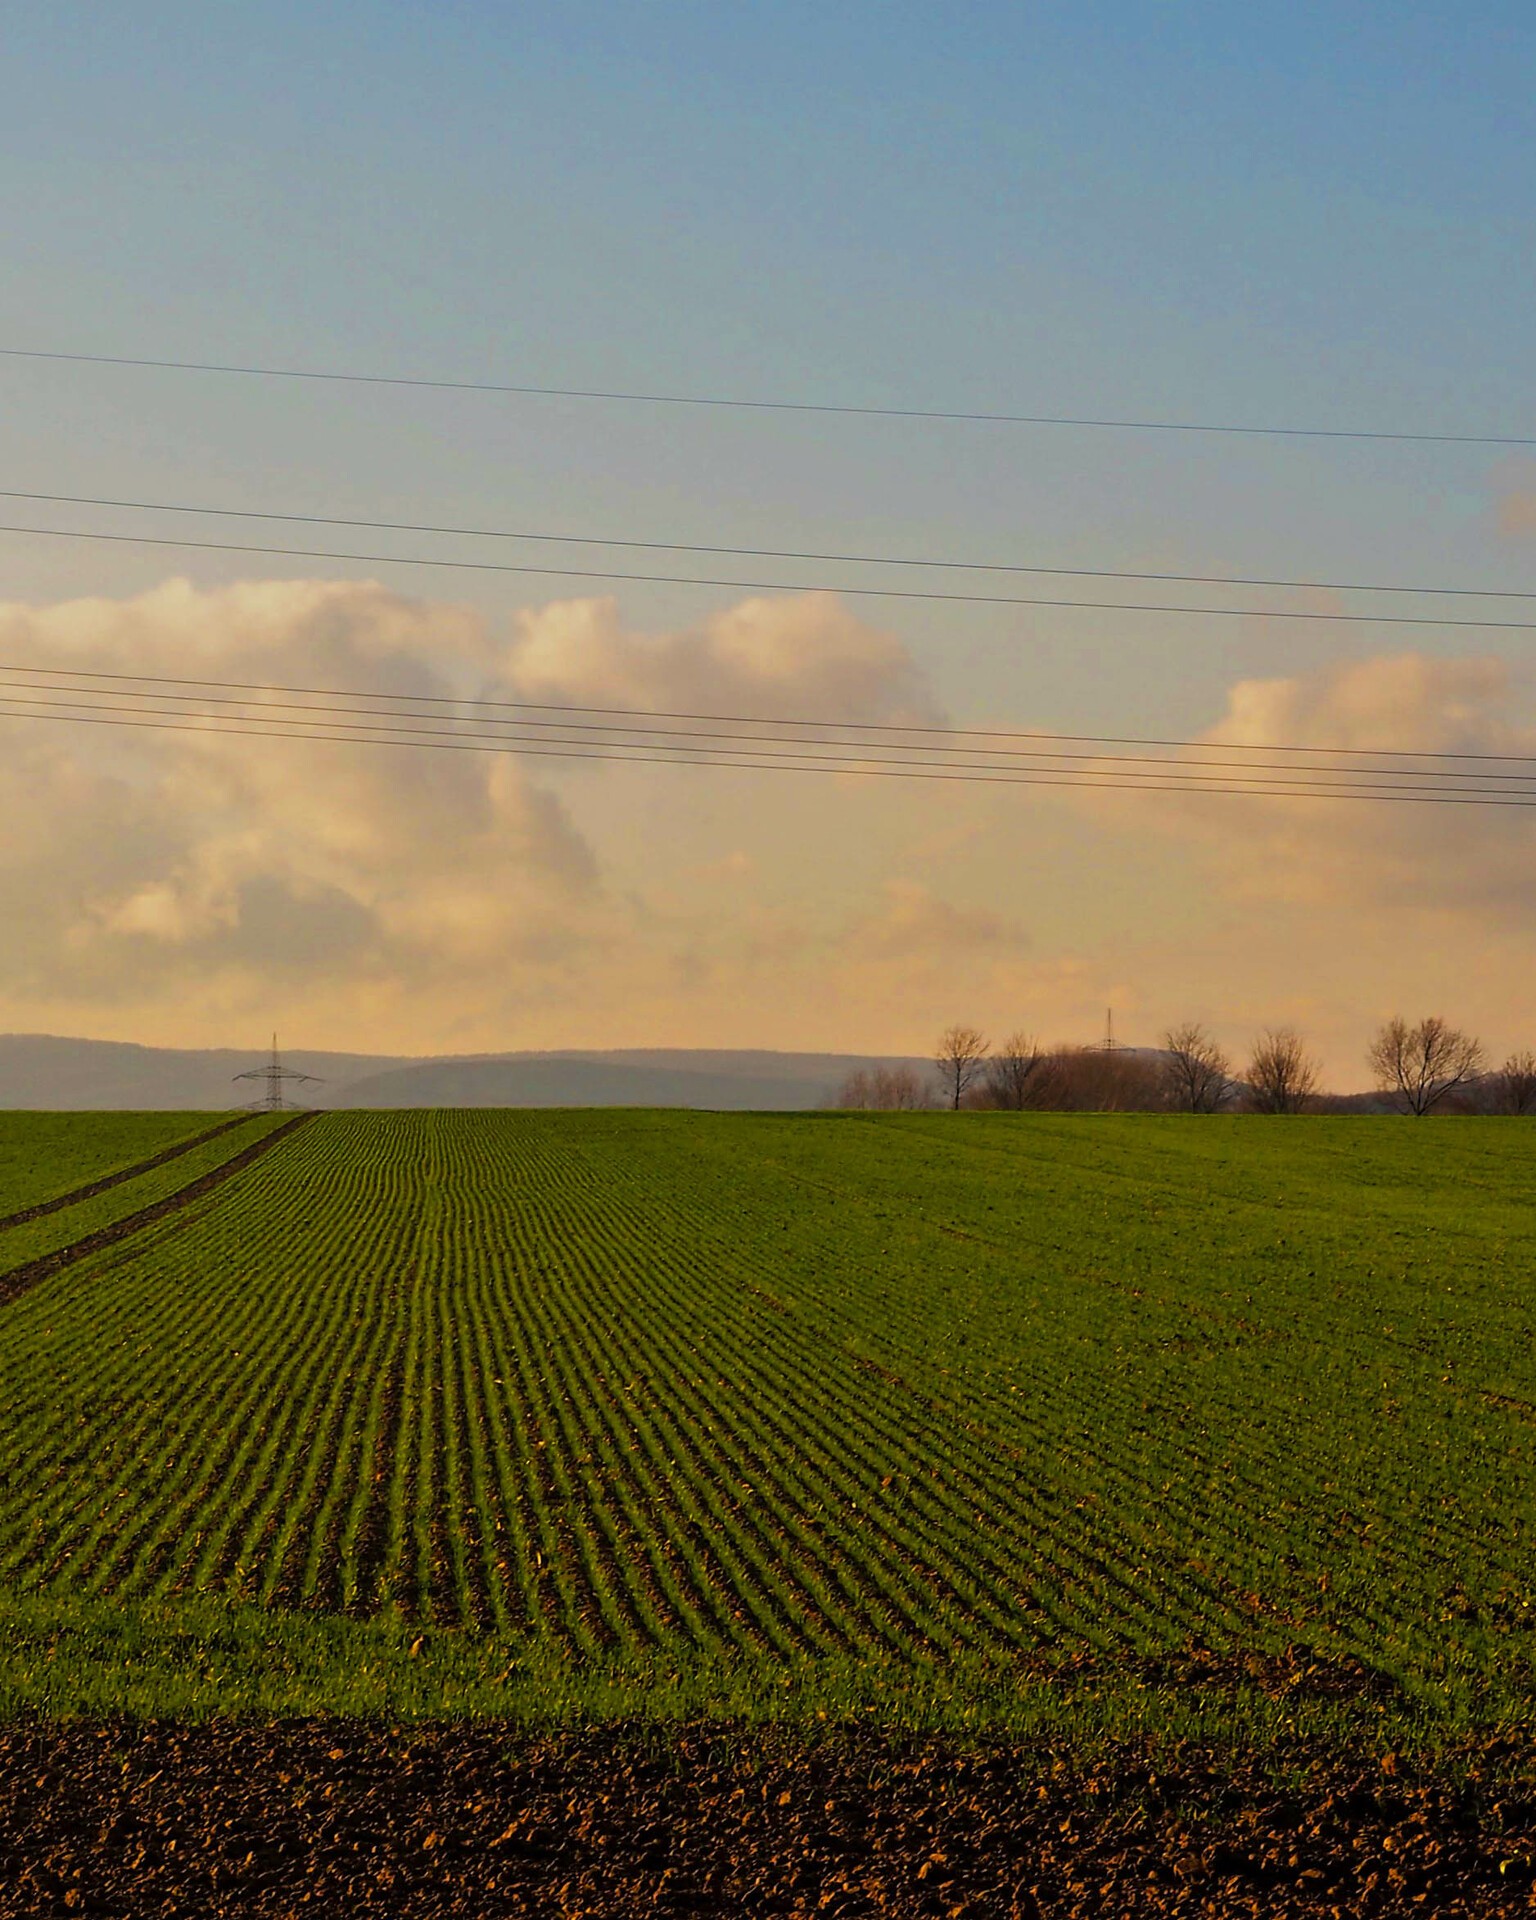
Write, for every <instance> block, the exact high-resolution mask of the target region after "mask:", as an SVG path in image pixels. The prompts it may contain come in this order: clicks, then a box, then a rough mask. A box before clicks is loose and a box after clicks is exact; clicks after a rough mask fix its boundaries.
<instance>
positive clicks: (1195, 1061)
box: [1163, 1020, 1233, 1113]
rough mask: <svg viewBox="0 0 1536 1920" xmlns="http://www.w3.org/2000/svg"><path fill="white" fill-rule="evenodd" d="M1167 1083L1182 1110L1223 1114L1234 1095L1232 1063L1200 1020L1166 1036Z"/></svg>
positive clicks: (1171, 1103) (1173, 1029)
mask: <svg viewBox="0 0 1536 1920" xmlns="http://www.w3.org/2000/svg"><path fill="white" fill-rule="evenodd" d="M1163 1083H1164V1086H1165V1088H1166V1090H1167V1095H1168V1104H1169V1106H1171V1107H1175V1108H1177V1109H1178V1111H1179V1112H1181V1113H1219V1112H1220V1110H1221V1109H1222V1108H1223V1107H1224V1106H1226V1105H1227V1103H1228V1101H1230V1100H1231V1098H1232V1094H1233V1086H1232V1063H1231V1062H1230V1061H1229V1060H1228V1058H1227V1056H1226V1054H1225V1053H1224V1052H1223V1050H1222V1049H1221V1048H1220V1047H1219V1046H1218V1045H1217V1044H1216V1042H1215V1041H1214V1040H1213V1039H1212V1038H1211V1036H1210V1035H1209V1034H1208V1033H1207V1032H1206V1030H1205V1028H1204V1027H1202V1026H1200V1025H1199V1023H1198V1022H1196V1021H1193V1020H1188V1021H1186V1022H1185V1023H1184V1025H1183V1026H1182V1027H1170V1028H1169V1030H1168V1032H1167V1033H1165V1034H1164V1035H1163Z"/></svg>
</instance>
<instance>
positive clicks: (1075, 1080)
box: [1031, 1047, 1167, 1113]
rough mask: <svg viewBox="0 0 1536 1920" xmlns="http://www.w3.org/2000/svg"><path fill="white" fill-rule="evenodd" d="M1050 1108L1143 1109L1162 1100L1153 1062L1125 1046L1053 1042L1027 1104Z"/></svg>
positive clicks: (1087, 1110)
mask: <svg viewBox="0 0 1536 1920" xmlns="http://www.w3.org/2000/svg"><path fill="white" fill-rule="evenodd" d="M1031 1104H1033V1105H1034V1106H1037V1107H1040V1108H1044V1109H1047V1110H1050V1111H1054V1112H1056V1113H1146V1112H1150V1111H1153V1110H1155V1109H1156V1108H1159V1107H1163V1106H1166V1105H1167V1101H1166V1099H1165V1097H1164V1092H1163V1082H1162V1073H1161V1070H1160V1068H1159V1065H1158V1062H1157V1061H1156V1060H1155V1059H1152V1058H1150V1057H1149V1056H1148V1055H1146V1054H1144V1053H1137V1052H1134V1051H1133V1050H1132V1049H1130V1048H1128V1047H1117V1048H1116V1049H1115V1050H1114V1051H1113V1052H1111V1051H1109V1050H1107V1049H1106V1048H1104V1047H1057V1048H1055V1049H1054V1050H1053V1051H1052V1052H1050V1053H1048V1054H1047V1055H1046V1056H1045V1059H1044V1061H1043V1062H1042V1063H1041V1066H1040V1070H1039V1073H1038V1074H1037V1076H1036V1087H1035V1092H1034V1097H1033V1100H1032V1103H1031Z"/></svg>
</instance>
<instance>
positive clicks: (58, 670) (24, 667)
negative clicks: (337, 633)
mask: <svg viewBox="0 0 1536 1920" xmlns="http://www.w3.org/2000/svg"><path fill="white" fill-rule="evenodd" d="M0 673H10V674H18V673H19V674H33V675H46V676H49V677H50V678H52V679H54V680H62V681H76V680H85V681H105V682H110V683H112V684H113V685H117V684H119V683H123V684H128V685H131V686H147V687H200V688H205V689H206V688H209V687H213V688H216V689H218V690H219V691H220V692H233V693H255V694H262V695H269V694H314V695H318V696H321V697H325V698H330V699H336V700H387V701H391V702H396V703H400V702H404V703H406V704H408V705H411V706H418V707H432V706H437V707H442V706H446V707H450V708H453V709H455V710H458V709H461V708H463V707H465V706H473V707H476V708H487V709H491V708H494V709H497V710H498V711H503V710H504V711H507V712H513V713H524V712H528V713H552V714H583V715H589V716H599V717H604V718H608V719H627V720H634V721H637V722H641V721H655V720H684V721H707V722H710V723H718V724H720V725H723V726H726V725H739V726H754V727H780V728H783V727H806V728H811V727H814V728H820V729H822V730H824V731H825V730H826V729H829V728H830V729H833V730H836V731H838V732H843V733H859V734H869V733H873V734H878V735H881V736H889V735H895V734H919V735H934V736H940V737H942V738H944V739H952V740H962V739H963V740H1029V741H1035V742H1041V741H1051V740H1065V741H1069V742H1072V743H1074V744H1077V745H1084V746H1121V747H1177V748H1187V749H1190V750H1194V751H1199V752H1206V753H1211V752H1218V751H1219V752H1225V753H1246V754H1261V753H1263V754H1298V753H1314V754H1331V755H1344V756H1347V757H1349V758H1351V759H1403V758H1407V759H1414V760H1457V761H1459V760H1472V761H1491V762H1497V763H1502V764H1505V765H1511V764H1514V765H1520V766H1524V767H1528V768H1531V769H1533V770H1536V755H1531V754H1522V753H1489V752H1486V751H1483V750H1479V749H1465V750H1455V749H1448V748H1435V747H1413V746H1396V747H1330V746H1321V745H1318V744H1316V743H1315V742H1313V743H1307V744H1301V745H1298V744H1297V743H1295V742H1289V743H1282V742H1272V741H1265V742H1258V741H1243V740H1186V739H1173V738H1170V737H1167V736H1163V735H1156V734H1113V733H1108V734H1106V733H1063V732H1059V731H1056V730H1054V729H1045V728H1017V727H1013V728H1010V727H956V726H947V725H946V726H940V725H937V724H932V723H929V722H923V721H908V720H900V721H896V720H859V721H849V720H818V719H813V718H811V717H809V716H808V715H805V714H797V715H788V716H786V715H783V714H778V715H762V714H744V713H701V712H683V711H679V710H676V709H667V708H652V707H599V706H589V705H573V704H571V703H570V702H568V701H553V700H523V699H519V700H498V699H495V698H492V697H489V696H486V695H476V696H474V697H473V698H472V699H466V697H465V696H463V695H461V694H445V693H390V692H387V691H386V690H384V689H383V688H380V687H367V688H355V687H354V688H349V687H311V686H301V685H296V684H293V683H290V682H275V681H265V680H228V679H211V678H207V677H193V676H191V675H186V674H153V673H122V672H109V671H104V670H101V669H92V668H84V667H59V666H53V665H50V664H48V663H46V662H41V661H20V660H9V661H0ZM562 724H563V723H562Z"/></svg>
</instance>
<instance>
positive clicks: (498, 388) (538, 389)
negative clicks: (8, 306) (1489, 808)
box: [0, 347, 1536, 447]
mask: <svg viewBox="0 0 1536 1920" xmlns="http://www.w3.org/2000/svg"><path fill="white" fill-rule="evenodd" d="M0 356H3V357H4V358H6V359H9V360H54V361H60V362H64V363H66V364H69V365H74V366H91V367H142V368H150V369H154V370H156V371H160V372H168V373H215V374H233V375H237V376H239V377H240V378H242V379H259V380H319V381H329V382H335V383H336V384H339V385H346V386H364V387H416V388H424V389H428V390H432V391H436V392H441V393H501V394H515V395H522V396H524V397H529V398H537V399H551V400H606V401H621V402H624V403H626V404H630V405H637V406H651V407H704V408H723V409H730V410H733V411H737V412H745V413H805V414H830V415H838V416H842V417H845V418H857V419H870V420H935V421H944V420H948V421H961V422H969V423H971V424H976V425H987V426H1010V427H1092V428H1097V429H1103V430H1108V431H1111V432H1119V433H1188V434H1219V435H1228V436H1232V435H1243V436H1249V437H1253V438H1259V439H1281V440H1376V441H1395V442H1399V443H1405V444H1413V443H1418V444H1421V445H1425V446H1462V447H1532V446H1536V434H1507V433H1427V432H1382V431H1376V430H1371V429H1368V428H1361V427H1285V426H1264V425H1254V424H1248V423H1243V422H1232V421H1210V420H1138V419H1111V418H1105V417H1099V416H1093V415H1085V414H1054V413H988V412H981V411H965V410H961V409H956V408H945V407H873V406H854V405H851V404H848V403H845V402H832V401H816V400H746V399H741V398H738V397H732V396H726V395H721V394H700V393H642V392H631V391H628V390H624V389H619V388H610V387H545V386H535V385H532V384H529V383H523V382H513V381H504V380H439V379H427V378H423V377H420V376H415V375H406V374H388V373H342V372H336V371H332V370H325V369H320V368H313V367H265V366H255V365H251V366H245V365H238V364H234V363H229V362H224V361H216V360H152V359H148V358H145V357H141V356H135V355H128V354H114V353H60V352H57V351H45V350H44V349H42V348H39V347H0Z"/></svg>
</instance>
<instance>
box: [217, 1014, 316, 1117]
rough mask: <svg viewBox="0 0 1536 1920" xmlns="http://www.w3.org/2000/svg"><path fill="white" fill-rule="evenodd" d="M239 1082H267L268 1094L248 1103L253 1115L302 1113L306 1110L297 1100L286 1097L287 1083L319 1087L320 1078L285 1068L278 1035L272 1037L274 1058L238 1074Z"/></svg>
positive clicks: (312, 1074) (236, 1076)
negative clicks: (260, 1065)
mask: <svg viewBox="0 0 1536 1920" xmlns="http://www.w3.org/2000/svg"><path fill="white" fill-rule="evenodd" d="M234 1077H235V1079H237V1080H262V1081H265V1082H266V1089H267V1090H266V1092H265V1093H264V1094H262V1096H261V1098H260V1099H259V1100H252V1101H250V1102H248V1103H247V1104H248V1106H249V1108H250V1111H251V1112H252V1113H302V1112H303V1111H304V1109H303V1108H302V1107H301V1106H300V1104H299V1102H298V1101H297V1100H289V1099H287V1098H286V1097H285V1096H284V1093H283V1086H284V1084H285V1083H286V1082H289V1081H296V1082H306V1081H307V1082H309V1083H311V1084H313V1085H315V1086H319V1084H320V1077H319V1075H318V1074H314V1073H300V1072H299V1071H298V1069H297V1068H295V1067H285V1066H284V1065H283V1062H282V1057H281V1055H280V1054H279V1053H278V1051H277V1035H276V1034H275V1033H274V1034H273V1036H272V1057H271V1059H270V1060H268V1062H267V1064H266V1065H265V1066H264V1067H251V1068H250V1069H249V1070H248V1071H247V1072H245V1073H237V1074H236V1075H235V1076H234Z"/></svg>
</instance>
